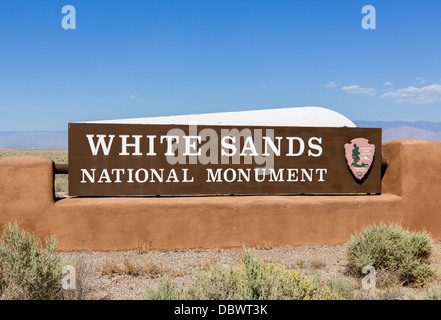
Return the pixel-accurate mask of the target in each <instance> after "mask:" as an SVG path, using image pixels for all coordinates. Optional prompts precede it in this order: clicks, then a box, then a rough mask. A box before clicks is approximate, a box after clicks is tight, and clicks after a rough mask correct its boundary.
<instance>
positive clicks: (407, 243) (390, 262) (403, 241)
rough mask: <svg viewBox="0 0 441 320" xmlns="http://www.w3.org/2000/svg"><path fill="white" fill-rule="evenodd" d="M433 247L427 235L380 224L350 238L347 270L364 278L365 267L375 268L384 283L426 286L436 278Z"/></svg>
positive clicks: (393, 225)
mask: <svg viewBox="0 0 441 320" xmlns="http://www.w3.org/2000/svg"><path fill="white" fill-rule="evenodd" d="M432 247H433V240H432V238H431V236H430V235H429V234H428V233H427V232H426V231H422V232H413V231H409V230H405V229H403V227H401V226H400V225H399V224H395V223H392V224H390V225H386V224H384V223H380V224H378V225H372V226H368V227H366V228H365V229H364V230H363V232H361V233H360V234H358V235H353V236H352V237H351V239H350V241H349V242H348V243H347V247H346V255H347V258H348V262H349V264H348V268H349V270H350V271H352V272H354V273H355V274H357V275H359V276H363V274H362V269H363V267H364V266H374V267H375V269H376V270H377V274H378V275H379V276H380V280H383V282H385V283H390V282H392V281H395V282H396V281H399V282H400V284H403V285H407V284H412V285H426V284H428V283H430V282H431V281H432V279H433V276H434V268H433V267H432V266H431V264H430V258H431V254H432ZM381 277H382V278H381ZM391 279H392V280H391ZM377 283H378V281H377Z"/></svg>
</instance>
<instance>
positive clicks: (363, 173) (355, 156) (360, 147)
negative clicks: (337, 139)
mask: <svg viewBox="0 0 441 320" xmlns="http://www.w3.org/2000/svg"><path fill="white" fill-rule="evenodd" d="M345 155H346V163H347V165H348V167H349V170H350V171H351V172H352V174H353V176H354V177H355V178H356V179H358V182H363V181H364V178H365V177H367V175H368V174H369V171H370V170H369V169H370V168H371V166H372V163H373V162H374V157H375V145H373V144H369V140H368V139H365V138H356V139H352V140H351V143H346V144H345Z"/></svg>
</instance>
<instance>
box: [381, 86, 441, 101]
mask: <svg viewBox="0 0 441 320" xmlns="http://www.w3.org/2000/svg"><path fill="white" fill-rule="evenodd" d="M381 97H382V98H384V99H390V100H395V101H396V102H399V103H416V104H424V103H432V102H441V85H439V84H432V85H430V86H425V87H421V88H415V87H407V88H401V89H398V90H393V91H389V92H386V93H384V94H383V95H382V96H381Z"/></svg>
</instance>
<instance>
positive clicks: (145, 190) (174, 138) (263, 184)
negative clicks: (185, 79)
mask: <svg viewBox="0 0 441 320" xmlns="http://www.w3.org/2000/svg"><path fill="white" fill-rule="evenodd" d="M360 193H363V194H366V193H369V194H379V193H381V129H379V128H347V127H344V128H336V127H277V126H274V127H266V126H225V125H200V126H196V125H190V126H187V125H165V124H114V123H113V124H101V123H100V124H99V123H70V124H69V194H70V196H142V195H143V196H151V195H231V194H237V195H252V194H260V195H262V194H360Z"/></svg>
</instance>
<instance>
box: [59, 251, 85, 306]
mask: <svg viewBox="0 0 441 320" xmlns="http://www.w3.org/2000/svg"><path fill="white" fill-rule="evenodd" d="M71 265H72V266H73V267H74V268H75V286H76V289H67V290H64V289H63V290H61V291H60V293H59V294H58V296H57V299H60V300H87V299H89V294H90V292H91V291H92V283H91V282H92V280H91V272H92V270H91V267H90V265H89V264H88V263H87V256H86V255H85V254H82V255H81V256H79V257H78V258H77V259H76V260H75V261H74V262H73V263H71Z"/></svg>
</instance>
